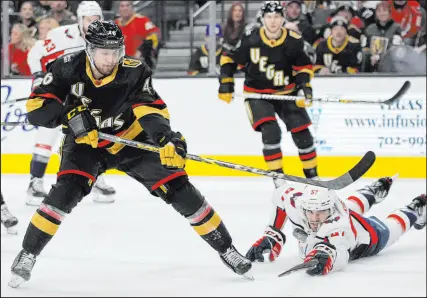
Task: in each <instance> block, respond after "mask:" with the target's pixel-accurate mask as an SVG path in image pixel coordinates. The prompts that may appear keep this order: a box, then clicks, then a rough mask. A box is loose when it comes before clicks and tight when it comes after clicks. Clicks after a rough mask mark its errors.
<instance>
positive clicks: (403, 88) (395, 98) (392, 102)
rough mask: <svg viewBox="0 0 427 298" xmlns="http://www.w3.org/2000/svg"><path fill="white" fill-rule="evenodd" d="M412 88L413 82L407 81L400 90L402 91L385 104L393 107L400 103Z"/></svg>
mask: <svg viewBox="0 0 427 298" xmlns="http://www.w3.org/2000/svg"><path fill="white" fill-rule="evenodd" d="M410 87H411V82H409V81H406V82H405V83H403V86H402V87H401V88H400V90H399V91H397V93H396V94H395V95H394V96H393V97H392V98H390V99H389V100H386V101H385V102H383V103H384V104H386V105H389V106H391V105H392V104H394V103H396V102H398V101H399V100H400V99H401V98H402V96H403V95H405V93H406V92H407V91H408V90H409V88H410Z"/></svg>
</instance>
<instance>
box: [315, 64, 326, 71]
mask: <svg viewBox="0 0 427 298" xmlns="http://www.w3.org/2000/svg"><path fill="white" fill-rule="evenodd" d="M324 67H325V66H324V65H320V64H317V65H313V71H318V70H321V69H322V68H324Z"/></svg>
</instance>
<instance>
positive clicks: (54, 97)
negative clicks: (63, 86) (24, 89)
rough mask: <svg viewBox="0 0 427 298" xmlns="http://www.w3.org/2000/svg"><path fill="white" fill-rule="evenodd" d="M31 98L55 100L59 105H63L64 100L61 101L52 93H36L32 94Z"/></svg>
mask: <svg viewBox="0 0 427 298" xmlns="http://www.w3.org/2000/svg"><path fill="white" fill-rule="evenodd" d="M29 97H30V98H32V97H42V98H49V99H55V100H56V101H58V102H59V103H61V104H62V100H61V99H59V98H58V96H56V95H55V94H52V93H43V94H36V93H34V92H32V93H31V94H30V96H29Z"/></svg>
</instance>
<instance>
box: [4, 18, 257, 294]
mask: <svg viewBox="0 0 427 298" xmlns="http://www.w3.org/2000/svg"><path fill="white" fill-rule="evenodd" d="M85 39H86V42H87V44H86V51H85V52H84V51H81V52H79V53H76V54H71V55H66V56H63V57H61V58H59V59H58V60H56V61H55V62H54V64H53V65H52V68H51V69H50V72H49V73H47V74H46V76H45V77H44V79H43V82H42V84H41V85H40V86H38V87H37V88H36V89H35V90H34V91H33V93H32V94H31V95H30V99H29V100H28V102H27V111H28V120H29V122H30V123H31V124H33V125H39V126H45V127H55V126H58V125H61V124H62V126H63V132H64V133H65V134H66V136H65V138H64V140H63V142H62V146H61V164H60V169H59V172H58V175H57V177H58V178H57V181H56V184H55V185H53V187H52V189H51V190H50V192H49V194H48V195H47V197H46V198H45V199H44V200H43V202H42V204H41V205H40V207H39V208H38V209H37V211H36V213H35V214H34V216H33V217H32V219H31V222H30V224H29V226H28V229H27V232H26V234H25V237H24V241H23V249H22V250H21V252H20V253H19V254H18V256H17V257H16V258H15V261H14V262H13V264H12V278H11V280H10V282H9V285H10V286H11V287H18V286H19V285H20V284H22V283H23V282H24V281H27V280H29V279H30V277H31V271H32V269H33V266H34V264H35V262H36V257H37V256H38V255H39V254H40V253H41V251H42V250H43V248H44V247H45V246H46V244H47V243H48V242H49V241H50V240H51V239H52V237H53V236H54V235H55V233H56V232H57V230H58V228H59V225H60V224H61V222H62V221H63V219H64V217H65V216H66V215H67V214H69V213H70V212H71V211H72V210H73V208H74V207H75V206H76V205H77V204H78V203H79V202H80V201H81V200H82V198H83V197H84V196H86V195H87V194H89V192H90V190H91V188H92V186H93V183H94V182H95V181H96V178H97V177H98V176H99V175H100V174H102V173H103V172H105V171H106V170H107V169H111V168H115V169H118V170H120V171H123V172H125V173H126V174H127V175H129V176H130V177H132V178H134V179H135V180H137V181H138V182H140V183H141V184H143V185H144V186H145V187H146V188H147V189H148V190H149V191H150V192H151V194H152V195H154V196H158V197H160V198H162V199H163V200H164V201H165V202H166V203H168V204H171V205H172V207H173V208H174V209H175V210H176V211H178V212H179V213H180V214H181V215H183V216H184V217H185V218H187V219H188V220H189V222H190V225H191V226H192V227H193V228H194V229H195V231H196V232H197V233H198V234H199V235H200V236H201V237H202V238H203V239H204V240H205V241H206V242H207V243H208V244H209V245H210V246H211V247H212V248H213V249H215V250H216V251H217V252H218V253H219V255H220V258H221V260H222V261H223V262H224V263H225V264H226V265H227V266H228V267H229V268H230V269H231V270H233V271H234V272H235V273H237V274H240V275H243V274H245V273H246V272H247V271H249V269H250V268H251V262H250V261H249V260H248V259H246V258H245V257H243V256H242V255H241V254H240V253H239V252H238V251H237V250H236V249H235V248H234V246H233V244H232V239H231V236H230V234H229V233H228V231H227V229H226V227H225V225H224V223H223V222H222V220H221V218H220V216H219V215H218V214H217V213H216V212H215V210H214V209H213V208H212V207H211V205H209V203H208V202H207V201H206V200H205V198H204V197H203V196H202V194H201V193H200V192H199V191H198V190H197V189H196V188H195V187H194V186H193V185H192V184H191V183H190V182H189V180H188V176H187V173H186V172H185V171H184V169H183V168H184V166H185V156H186V152H187V144H186V141H185V139H184V137H183V136H182V135H181V134H180V133H179V132H174V131H172V130H171V127H170V124H169V112H168V109H167V106H166V104H165V103H164V102H163V100H162V99H161V98H160V96H159V95H158V94H157V92H156V91H155V90H154V88H153V86H152V80H151V76H152V72H151V70H150V69H149V68H148V66H147V65H146V64H144V63H143V62H141V61H139V60H133V59H130V58H127V57H124V38H123V35H122V32H121V30H120V28H119V27H118V26H117V25H116V24H115V23H114V22H106V21H99V20H96V21H94V22H92V23H91V24H90V25H89V28H88V31H87V34H86V36H85ZM98 131H102V132H104V133H109V134H115V135H118V136H121V137H122V138H126V139H133V140H136V141H142V142H147V143H151V144H155V145H157V146H159V147H160V155H159V154H157V153H153V152H149V151H144V150H140V149H137V148H133V147H127V146H124V145H122V144H118V143H111V142H108V141H99V140H98ZM151 245H152V243H147V247H151ZM147 252H148V251H147Z"/></svg>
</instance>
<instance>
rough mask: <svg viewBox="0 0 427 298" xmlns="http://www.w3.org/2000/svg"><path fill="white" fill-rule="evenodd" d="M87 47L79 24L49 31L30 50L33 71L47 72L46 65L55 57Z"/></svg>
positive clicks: (29, 55)
mask: <svg viewBox="0 0 427 298" xmlns="http://www.w3.org/2000/svg"><path fill="white" fill-rule="evenodd" d="M84 48H85V41H84V39H83V38H82V37H81V34H80V30H79V27H78V24H72V25H67V26H60V27H57V28H55V29H52V30H51V31H49V33H48V34H47V36H46V39H45V40H39V41H37V42H36V44H35V45H34V46H33V47H32V48H31V50H30V51H29V52H28V59H27V62H28V65H29V66H30V69H31V73H32V74H34V73H37V72H40V71H42V72H46V65H47V64H48V63H49V62H52V61H54V60H55V59H57V58H59V57H61V56H63V55H66V54H70V53H74V52H76V51H80V50H83V49H84Z"/></svg>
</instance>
